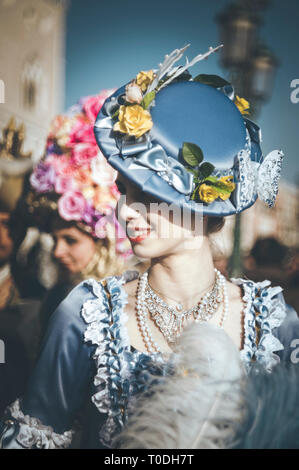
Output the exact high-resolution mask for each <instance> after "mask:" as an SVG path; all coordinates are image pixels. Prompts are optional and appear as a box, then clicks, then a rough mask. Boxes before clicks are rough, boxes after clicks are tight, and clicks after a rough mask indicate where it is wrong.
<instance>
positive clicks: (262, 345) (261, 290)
mask: <svg viewBox="0 0 299 470" xmlns="http://www.w3.org/2000/svg"><path fill="white" fill-rule="evenodd" d="M231 281H232V282H234V283H235V284H237V285H240V284H242V285H243V287H244V296H243V300H244V303H245V310H244V316H245V318H244V329H245V332H244V334H245V342H244V348H243V350H242V351H241V353H240V354H241V359H242V360H243V362H244V363H245V365H246V367H247V370H248V371H249V370H250V368H251V366H252V363H253V362H255V361H256V362H258V363H260V364H261V365H263V366H264V367H265V369H266V370H267V371H268V372H270V371H271V370H272V368H273V367H274V366H275V365H276V364H278V363H279V362H280V358H279V356H278V355H277V354H275V352H277V351H281V350H282V349H284V346H283V345H282V343H281V342H280V341H279V340H278V339H277V338H276V337H275V336H274V335H273V334H272V330H273V328H277V327H279V326H280V325H281V324H282V322H283V321H284V319H285V317H286V305H285V301H284V299H283V296H282V294H281V292H282V288H281V287H279V286H277V287H269V286H270V284H271V282H270V281H268V280H265V281H263V282H256V283H254V282H252V281H248V280H246V279H241V278H240V279H231Z"/></svg>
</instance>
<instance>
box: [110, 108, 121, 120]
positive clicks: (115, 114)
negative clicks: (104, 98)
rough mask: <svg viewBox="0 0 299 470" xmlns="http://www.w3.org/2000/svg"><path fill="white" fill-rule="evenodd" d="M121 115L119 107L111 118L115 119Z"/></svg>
mask: <svg viewBox="0 0 299 470" xmlns="http://www.w3.org/2000/svg"><path fill="white" fill-rule="evenodd" d="M118 115H119V108H118V109H117V110H116V111H115V113H114V114H113V115H112V116H111V119H115V118H117V116H118Z"/></svg>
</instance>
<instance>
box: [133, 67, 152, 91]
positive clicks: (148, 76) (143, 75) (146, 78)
mask: <svg viewBox="0 0 299 470" xmlns="http://www.w3.org/2000/svg"><path fill="white" fill-rule="evenodd" d="M154 78H155V74H154V72H153V71H152V70H149V71H148V72H144V71H141V72H139V74H138V75H137V77H136V83H137V85H138V86H140V88H141V90H142V91H143V92H145V91H146V90H147V87H148V86H149V85H150V84H151V83H152V81H153V80H154Z"/></svg>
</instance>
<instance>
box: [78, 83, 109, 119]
mask: <svg viewBox="0 0 299 470" xmlns="http://www.w3.org/2000/svg"><path fill="white" fill-rule="evenodd" d="M114 91H115V90H103V91H101V93H100V94H99V95H97V96H90V97H88V98H86V100H85V101H84V103H83V106H82V107H83V111H84V112H85V113H86V115H87V117H88V119H89V120H90V122H91V124H92V126H93V125H94V123H95V120H96V117H97V115H98V113H99V111H100V109H101V107H102V106H103V104H104V103H105V101H106V99H107V98H108V97H109V96H110V95H112V93H114Z"/></svg>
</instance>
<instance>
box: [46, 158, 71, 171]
mask: <svg viewBox="0 0 299 470" xmlns="http://www.w3.org/2000/svg"><path fill="white" fill-rule="evenodd" d="M46 162H47V163H49V164H50V165H52V166H53V167H54V168H55V171H56V173H57V175H62V176H68V175H69V176H72V175H73V173H74V171H75V168H74V164H73V162H72V160H71V158H70V157H69V156H68V155H54V154H51V155H48V156H47V158H46Z"/></svg>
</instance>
